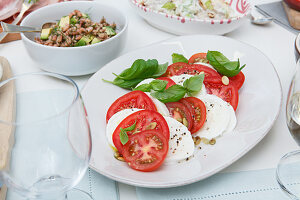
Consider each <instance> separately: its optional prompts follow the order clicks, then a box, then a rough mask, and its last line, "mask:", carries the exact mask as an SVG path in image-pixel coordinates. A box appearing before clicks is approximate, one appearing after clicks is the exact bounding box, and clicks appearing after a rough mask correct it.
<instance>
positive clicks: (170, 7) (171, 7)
mask: <svg viewBox="0 0 300 200" xmlns="http://www.w3.org/2000/svg"><path fill="white" fill-rule="evenodd" d="M162 8H165V9H167V10H175V8H176V5H175V4H174V3H172V2H167V3H165V4H164V5H163V6H162Z"/></svg>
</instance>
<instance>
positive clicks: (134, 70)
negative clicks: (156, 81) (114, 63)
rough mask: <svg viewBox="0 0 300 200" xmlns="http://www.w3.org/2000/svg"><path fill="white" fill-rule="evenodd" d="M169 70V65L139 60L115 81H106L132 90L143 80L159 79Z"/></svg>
mask: <svg viewBox="0 0 300 200" xmlns="http://www.w3.org/2000/svg"><path fill="white" fill-rule="evenodd" d="M167 68H168V63H165V64H158V61H157V60H156V59H149V60H147V61H146V60H143V59H137V60H136V61H134V63H133V64H132V66H131V67H130V68H127V69H125V70H124V71H123V72H122V73H120V74H119V75H117V74H114V75H115V76H116V78H115V79H114V80H113V81H108V80H104V79H103V81H105V82H108V83H112V84H114V85H117V86H119V87H122V88H125V89H132V88H134V87H135V86H136V85H137V84H139V83H140V82H141V81H142V80H144V79H147V78H157V77H160V76H161V75H163V74H164V73H165V72H166V70H167Z"/></svg>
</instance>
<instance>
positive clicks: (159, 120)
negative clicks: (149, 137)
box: [112, 110, 170, 153]
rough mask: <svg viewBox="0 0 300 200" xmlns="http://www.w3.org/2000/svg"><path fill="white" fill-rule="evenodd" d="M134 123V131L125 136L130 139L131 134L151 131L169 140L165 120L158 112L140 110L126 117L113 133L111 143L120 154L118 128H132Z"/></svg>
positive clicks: (121, 145) (121, 149)
mask: <svg viewBox="0 0 300 200" xmlns="http://www.w3.org/2000/svg"><path fill="white" fill-rule="evenodd" d="M134 123H136V125H135V129H134V130H133V131H128V132H127V135H128V137H129V138H130V137H131V136H132V135H133V134H136V133H138V132H140V131H144V130H148V129H153V130H155V131H157V132H159V133H161V135H163V136H164V137H165V138H166V139H168V140H169V137H170V131H169V126H168V124H167V122H166V120H165V118H164V117H163V116H162V115H161V114H159V113H158V112H155V111H152V110H140V111H138V112H135V113H133V114H131V115H129V116H128V117H126V118H125V119H124V120H123V121H122V122H121V123H120V124H119V125H118V126H117V128H116V130H115V131H114V133H113V136H112V137H113V142H114V145H115V146H116V148H117V149H118V151H119V152H120V153H122V152H123V144H122V143H121V140H120V128H123V129H124V128H127V127H129V126H132V125H133V124H134Z"/></svg>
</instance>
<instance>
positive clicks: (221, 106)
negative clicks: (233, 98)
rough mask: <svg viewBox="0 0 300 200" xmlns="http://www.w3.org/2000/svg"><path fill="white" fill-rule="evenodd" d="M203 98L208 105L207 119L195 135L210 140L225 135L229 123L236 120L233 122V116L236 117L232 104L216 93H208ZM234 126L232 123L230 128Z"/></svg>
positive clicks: (206, 105)
mask: <svg viewBox="0 0 300 200" xmlns="http://www.w3.org/2000/svg"><path fill="white" fill-rule="evenodd" d="M201 100H202V101H203V103H204V104H205V107H206V121H205V123H204V125H203V127H202V128H201V129H200V130H199V131H198V132H196V133H195V134H194V135H197V136H199V137H201V138H206V139H208V140H211V139H213V138H216V137H219V136H221V135H223V133H224V132H225V131H226V130H227V127H228V126H229V124H230V123H232V124H233V123H234V120H233V121H232V122H231V118H233V117H234V118H235V114H234V112H233V113H232V112H231V109H232V106H231V105H230V104H229V103H227V102H225V101H223V100H222V99H221V98H219V97H217V96H215V95H209V94H207V95H205V96H202V98H201ZM234 126H235V125H234ZM232 127H233V126H231V125H230V127H229V128H232Z"/></svg>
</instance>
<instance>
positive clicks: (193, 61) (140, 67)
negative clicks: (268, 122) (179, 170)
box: [104, 51, 245, 172]
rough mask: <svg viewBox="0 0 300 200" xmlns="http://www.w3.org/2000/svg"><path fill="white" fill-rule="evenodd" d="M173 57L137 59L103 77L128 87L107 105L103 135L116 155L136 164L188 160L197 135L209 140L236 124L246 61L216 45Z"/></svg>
mask: <svg viewBox="0 0 300 200" xmlns="http://www.w3.org/2000/svg"><path fill="white" fill-rule="evenodd" d="M172 61H173V64H171V65H169V66H168V64H167V63H165V64H159V63H158V61H157V60H155V59H152V60H151V59H149V60H143V59H138V60H136V61H135V62H134V63H133V64H132V66H131V67H130V68H127V69H125V70H124V71H123V72H122V73H120V74H119V75H117V74H115V75H116V78H115V79H114V80H113V81H107V80H104V81H106V82H109V83H112V84H114V85H116V86H119V87H122V88H125V89H128V90H132V91H130V92H128V93H127V94H125V95H123V96H121V97H119V98H118V99H117V100H115V102H113V103H112V105H111V106H110V107H109V109H108V111H107V113H106V122H107V126H106V136H107V140H108V143H109V145H110V146H111V147H112V148H113V149H114V151H115V157H116V158H117V159H118V160H123V161H125V162H126V163H128V165H129V166H130V167H131V168H133V169H135V170H139V171H145V172H146V171H153V170H156V169H158V168H159V167H160V166H161V165H162V163H163V162H180V161H182V160H188V159H189V158H190V157H191V156H193V154H194V152H195V149H196V147H197V146H198V145H199V144H200V142H201V141H203V142H204V143H205V144H211V145H213V144H215V143H216V139H217V138H218V137H221V136H222V135H223V134H226V133H230V132H232V131H233V129H234V128H235V126H236V122H237V120H236V116H235V110H236V109H237V106H238V100H239V94H238V90H239V89H240V88H241V87H242V85H243V83H244V80H245V76H244V74H243V73H242V72H241V70H242V69H243V68H244V67H245V65H243V66H242V67H241V66H240V62H239V60H238V61H230V60H229V59H228V58H226V57H225V56H224V55H223V54H222V53H220V52H218V51H208V52H207V53H197V54H194V55H193V56H191V57H190V59H189V60H188V59H186V58H185V57H184V56H183V55H180V54H176V53H174V54H173V55H172Z"/></svg>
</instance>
